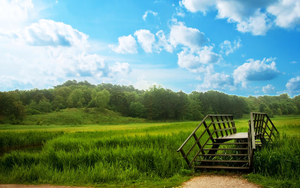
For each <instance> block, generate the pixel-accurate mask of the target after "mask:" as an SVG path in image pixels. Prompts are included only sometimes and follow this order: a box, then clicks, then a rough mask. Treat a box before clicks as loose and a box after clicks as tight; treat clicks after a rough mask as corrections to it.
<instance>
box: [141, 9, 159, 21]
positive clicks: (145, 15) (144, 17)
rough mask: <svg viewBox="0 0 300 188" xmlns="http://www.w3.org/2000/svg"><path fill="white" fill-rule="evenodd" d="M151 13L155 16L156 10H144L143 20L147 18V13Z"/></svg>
mask: <svg viewBox="0 0 300 188" xmlns="http://www.w3.org/2000/svg"><path fill="white" fill-rule="evenodd" d="M149 13H150V14H153V16H157V12H153V11H152V10H147V11H146V12H145V14H144V15H143V20H144V21H146V18H147V16H148V14H149Z"/></svg>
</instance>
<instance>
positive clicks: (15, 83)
mask: <svg viewBox="0 0 300 188" xmlns="http://www.w3.org/2000/svg"><path fill="white" fill-rule="evenodd" d="M21 88H22V89H32V88H34V87H33V85H31V84H30V83H28V82H26V81H24V80H23V79H18V78H15V77H14V76H6V75H2V76H0V90H1V91H12V90H16V89H21Z"/></svg>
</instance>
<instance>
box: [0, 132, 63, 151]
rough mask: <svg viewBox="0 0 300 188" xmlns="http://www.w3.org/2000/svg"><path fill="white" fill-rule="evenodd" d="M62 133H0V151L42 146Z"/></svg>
mask: <svg viewBox="0 0 300 188" xmlns="http://www.w3.org/2000/svg"><path fill="white" fill-rule="evenodd" d="M62 134H63V132H61V131H60V132H37V131H29V132H0V151H1V150H6V149H10V148H17V147H24V146H31V145H39V144H43V143H44V142H46V141H47V140H50V139H53V138H55V137H57V136H59V135H62Z"/></svg>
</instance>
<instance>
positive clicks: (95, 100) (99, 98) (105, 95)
mask: <svg viewBox="0 0 300 188" xmlns="http://www.w3.org/2000/svg"><path fill="white" fill-rule="evenodd" d="M109 99H110V93H109V91H107V90H106V89H104V90H102V91H98V92H97V91H96V90H93V91H92V100H91V102H90V103H89V106H90V107H97V108H99V109H101V110H104V108H105V107H107V105H108V102H109Z"/></svg>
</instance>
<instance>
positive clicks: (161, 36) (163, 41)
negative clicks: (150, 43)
mask: <svg viewBox="0 0 300 188" xmlns="http://www.w3.org/2000/svg"><path fill="white" fill-rule="evenodd" d="M155 35H156V36H157V38H158V43H157V46H158V48H159V49H158V51H161V50H162V48H163V49H165V50H166V51H168V52H170V53H172V52H173V49H174V48H173V46H172V45H171V44H170V41H169V40H168V39H167V37H166V36H165V33H164V32H163V31H162V30H160V31H158V32H157V33H156V34H155Z"/></svg>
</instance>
